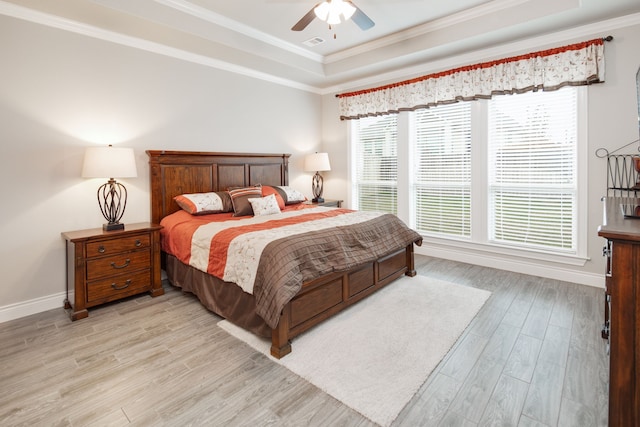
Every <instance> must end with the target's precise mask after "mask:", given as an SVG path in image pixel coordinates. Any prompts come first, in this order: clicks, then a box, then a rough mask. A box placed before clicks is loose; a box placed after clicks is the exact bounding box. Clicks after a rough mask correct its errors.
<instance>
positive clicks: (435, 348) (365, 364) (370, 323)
mask: <svg viewBox="0 0 640 427" xmlns="http://www.w3.org/2000/svg"><path fill="white" fill-rule="evenodd" d="M490 295H491V293H490V292H488V291H485V290H482V289H476V288H472V287H468V286H462V285H456V284H454V283H449V282H444V281H441V280H436V279H431V278H427V277H424V276H415V277H406V276H405V277H403V278H401V279H399V280H397V281H396V282H394V283H392V284H390V285H388V286H387V287H385V288H383V289H381V290H379V291H378V292H376V293H375V294H373V295H371V296H369V297H368V298H365V299H364V300H362V301H360V302H358V303H357V304H355V305H353V306H351V307H349V308H348V309H347V310H345V311H343V312H342V313H340V314H338V315H337V316H335V317H333V318H331V319H329V320H327V321H325V322H324V323H322V324H320V325H318V326H316V327H314V328H312V329H310V330H309V331H307V332H305V333H304V334H302V335H300V336H298V337H296V338H294V339H293V340H292V349H293V351H292V352H291V353H290V354H289V355H287V356H285V357H283V358H282V359H280V360H278V359H275V358H274V357H272V356H271V355H270V354H269V349H270V347H271V342H270V341H269V340H267V339H263V338H261V337H258V336H256V335H254V334H252V333H250V332H247V331H245V330H244V329H242V328H239V327H237V326H235V325H233V324H232V323H230V322H228V321H226V320H223V321H221V322H219V323H218V325H219V326H220V327H221V328H223V329H224V330H226V331H227V332H229V333H230V334H231V335H234V336H235V337H237V338H239V339H241V340H242V341H244V342H246V343H248V344H249V345H251V346H252V347H254V348H255V349H257V350H258V351H260V352H262V353H264V354H266V355H267V356H268V357H270V358H271V359H272V360H274V361H276V362H278V363H280V364H282V365H283V366H285V367H287V368H288V369H289V370H291V371H293V372H295V373H296V374H298V375H299V376H301V377H302V378H304V379H306V380H307V381H309V382H311V383H312V384H314V385H316V386H317V387H318V388H320V389H322V390H323V391H325V392H326V393H328V394H330V395H331V396H333V397H335V398H336V399H337V400H339V401H341V402H343V403H344V404H345V405H347V406H349V407H351V408H353V409H354V410H356V411H358V412H359V413H361V414H362V415H364V416H365V417H367V418H368V419H370V420H371V421H373V422H375V423H377V424H379V425H381V426H388V425H389V424H391V422H393V420H395V419H396V417H397V416H398V414H399V413H400V411H401V410H402V408H404V406H405V405H406V404H407V403H408V402H409V401H410V400H411V398H412V397H413V395H414V394H415V393H416V392H417V391H418V390H419V389H420V386H422V384H423V383H424V382H425V380H426V379H427V378H428V376H429V374H430V373H431V372H432V371H433V369H434V368H435V367H436V366H437V365H438V363H439V362H440V360H442V358H443V357H444V356H445V355H446V354H447V352H448V351H449V349H450V348H451V347H452V346H453V344H454V343H455V342H456V340H457V339H458V337H459V336H460V335H461V334H462V332H463V331H464V330H465V328H466V327H467V325H468V324H469V323H470V322H471V320H472V319H473V318H474V317H475V315H476V314H477V313H478V311H479V310H480V308H481V307H482V306H483V304H484V303H485V302H486V300H487V299H488V298H489V296H490Z"/></svg>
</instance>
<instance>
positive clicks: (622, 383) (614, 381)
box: [598, 197, 640, 427]
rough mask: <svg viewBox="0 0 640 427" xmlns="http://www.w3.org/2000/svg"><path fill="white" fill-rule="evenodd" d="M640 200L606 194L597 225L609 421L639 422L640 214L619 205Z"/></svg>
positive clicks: (626, 424)
mask: <svg viewBox="0 0 640 427" xmlns="http://www.w3.org/2000/svg"><path fill="white" fill-rule="evenodd" d="M636 203H637V205H638V206H640V199H626V198H613V197H610V198H606V199H605V215H604V222H603V224H602V225H601V226H600V227H599V228H598V235H599V236H601V237H604V238H605V239H607V243H606V246H605V248H604V255H605V256H606V257H607V272H606V290H605V310H604V311H605V313H604V314H605V325H604V327H603V332H602V335H603V338H608V339H609V360H610V361H609V425H610V426H624V427H632V426H635V427H638V426H640V218H625V217H624V215H623V213H622V208H621V204H634V205H635V204H636ZM638 213H640V208H639V212H638Z"/></svg>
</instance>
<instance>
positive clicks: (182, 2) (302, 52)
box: [154, 0, 323, 63]
mask: <svg viewBox="0 0 640 427" xmlns="http://www.w3.org/2000/svg"><path fill="white" fill-rule="evenodd" d="M154 1H155V2H156V3H160V4H162V5H164V6H167V7H170V8H172V9H175V10H179V11H180V12H183V13H186V14H189V15H191V16H194V17H196V18H198V19H203V20H205V21H207V22H211V23H212V24H216V25H219V26H221V27H224V28H227V29H229V30H231V31H234V32H236V33H240V34H243V35H245V36H247V37H251V38H253V39H256V40H259V41H261V42H264V43H267V44H270V45H272V46H275V47H277V48H279V49H282V50H286V51H288V52H291V53H294V54H296V55H299V56H302V57H305V58H307V59H310V60H312V61H316V62H318V63H322V62H323V56H322V55H320V54H317V53H314V52H310V51H309V50H307V49H304V48H302V47H300V46H298V45H295V44H293V43H289V42H286V41H284V40H282V39H279V38H277V37H274V36H272V35H270V34H267V33H264V32H262V31H258V30H256V29H255V28H252V27H249V26H248V25H244V24H242V23H240V22H238V21H234V20H233V19H230V18H227V17H226V16H223V15H220V14H218V13H215V12H212V11H211V10H209V9H205V8H203V7H200V6H197V5H195V4H193V3H191V2H188V1H186V0H154Z"/></svg>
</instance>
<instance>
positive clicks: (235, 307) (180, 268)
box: [165, 254, 271, 338]
mask: <svg viewBox="0 0 640 427" xmlns="http://www.w3.org/2000/svg"><path fill="white" fill-rule="evenodd" d="M165 270H166V273H167V278H168V279H169V282H170V283H171V284H172V285H173V286H176V287H179V288H181V289H182V291H183V292H189V293H192V294H194V295H195V296H196V297H198V299H199V300H200V302H201V303H202V305H204V306H205V307H206V308H207V309H209V310H211V311H213V312H214V313H216V314H217V315H218V316H221V317H224V318H225V319H227V320H228V321H230V322H231V323H234V324H236V325H238V326H240V327H241V328H244V329H246V330H248V331H251V332H253V333H254V334H256V335H260V336H263V337H266V338H271V328H270V327H269V326H268V325H267V324H266V323H265V321H264V320H263V319H262V318H261V317H260V316H258V315H257V314H256V303H255V298H254V296H253V295H251V294H248V293H246V292H244V291H243V290H242V289H241V288H240V287H239V286H237V285H236V284H235V283H230V282H225V281H223V280H220V279H218V278H217V277H215V276H212V275H210V274H207V273H204V272H202V271H200V270H198V269H195V268H193V267H191V266H188V265H185V264H183V263H182V262H180V261H179V260H178V259H177V258H176V257H175V256H173V255H169V254H166V264H165Z"/></svg>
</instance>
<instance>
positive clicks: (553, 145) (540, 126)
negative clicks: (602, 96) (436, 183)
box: [488, 88, 578, 253]
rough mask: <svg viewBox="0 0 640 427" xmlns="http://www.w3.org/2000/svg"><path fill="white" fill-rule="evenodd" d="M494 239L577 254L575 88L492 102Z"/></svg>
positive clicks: (491, 229) (491, 232) (490, 142)
mask: <svg viewBox="0 0 640 427" xmlns="http://www.w3.org/2000/svg"><path fill="white" fill-rule="evenodd" d="M488 114H489V118H488V148H489V151H488V152H489V168H488V170H489V211H490V212H489V217H490V220H489V239H490V240H493V241H494V242H499V243H505V244H516V245H518V246H524V247H531V248H543V249H547V250H548V249H551V250H554V251H558V252H568V253H575V252H576V221H575V218H576V212H575V210H576V197H577V182H576V181H577V180H576V170H577V167H576V158H577V138H578V133H577V93H576V90H575V88H565V89H561V90H558V91H554V92H531V93H526V94H519V95H512V96H499V97H495V98H494V99H491V100H490V101H489V111H488Z"/></svg>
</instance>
